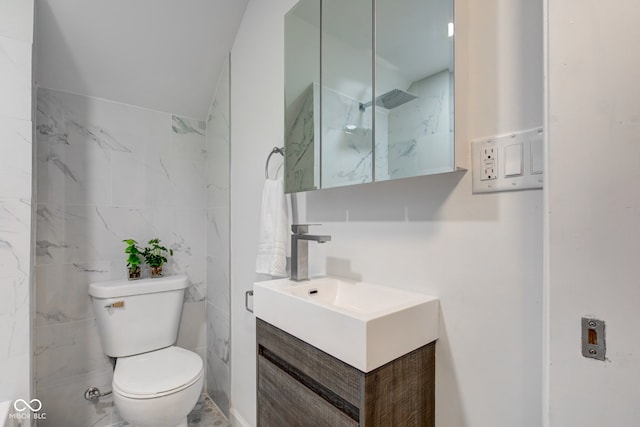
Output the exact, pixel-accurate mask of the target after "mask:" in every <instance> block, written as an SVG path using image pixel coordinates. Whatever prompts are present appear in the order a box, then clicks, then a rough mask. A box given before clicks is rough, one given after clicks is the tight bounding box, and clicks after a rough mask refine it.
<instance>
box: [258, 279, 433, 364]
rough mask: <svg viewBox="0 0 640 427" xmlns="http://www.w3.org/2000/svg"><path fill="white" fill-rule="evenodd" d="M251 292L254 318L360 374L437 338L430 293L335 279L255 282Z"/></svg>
mask: <svg viewBox="0 0 640 427" xmlns="http://www.w3.org/2000/svg"><path fill="white" fill-rule="evenodd" d="M253 292H254V300H253V311H254V314H255V315H256V317H258V318H260V319H262V320H264V321H265V322H268V323H270V324H272V325H273V326H276V327H277V328H280V329H282V330H283V331H285V332H288V333H289V334H291V335H293V336H295V337H297V338H299V339H301V340H303V341H305V342H307V343H309V344H311V345H312V346H314V347H316V348H319V349H320V350H322V351H324V352H325V353H328V354H330V355H332V356H334V357H336V358H337V359H339V360H342V361H343V362H345V363H347V364H349V365H351V366H353V367H355V368H357V369H359V370H360V371H362V372H370V371H372V370H374V369H376V368H378V367H380V366H382V365H384V364H385V363H388V362H391V361H392V360H394V359H396V358H398V357H400V356H402V355H404V354H407V353H409V352H411V351H413V350H416V349H418V348H420V347H422V346H423V345H426V344H429V343H430V342H433V341H435V340H436V339H437V338H438V319H439V316H440V314H439V311H440V308H439V300H438V298H436V297H433V296H429V295H424V294H419V293H416V292H409V291H403V290H400V289H396V288H391V287H387V286H379V285H373V284H369V283H363V282H356V281H350V280H345V279H339V278H335V277H322V278H316V279H311V280H309V281H306V282H295V281H293V280H290V279H278V280H269V281H266V282H257V283H254V285H253Z"/></svg>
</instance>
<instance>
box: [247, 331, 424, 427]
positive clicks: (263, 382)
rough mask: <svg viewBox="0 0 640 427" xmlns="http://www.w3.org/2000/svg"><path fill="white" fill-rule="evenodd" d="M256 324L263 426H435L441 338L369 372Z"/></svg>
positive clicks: (259, 419) (259, 393) (259, 405)
mask: <svg viewBox="0 0 640 427" xmlns="http://www.w3.org/2000/svg"><path fill="white" fill-rule="evenodd" d="M256 322H257V324H256V332H257V333H256V337H257V351H258V356H257V364H258V366H257V371H258V387H257V389H258V426H259V427H293V426H313V427H317V426H318V427H319V426H330V427H341V426H369V427H371V426H380V427H390V426H401V427H411V426H420V427H433V426H434V425H435V416H434V415H435V412H434V409H435V342H432V343H430V344H427V345H425V346H423V347H421V348H419V349H417V350H414V351H412V352H410V353H408V354H406V355H404V356H401V357H400V358H398V359H396V360H394V361H392V362H389V363H387V364H386V365H383V366H381V367H379V368H377V369H375V370H373V371H371V372H368V373H364V372H362V371H359V370H358V369H356V368H354V367H352V366H349V365H347V364H346V363H344V362H342V361H340V360H338V359H336V358H334V357H333V356H330V355H328V354H327V353H324V352H323V351H321V350H319V349H317V348H315V347H313V346H311V345H309V344H307V343H306V342H304V341H301V340H299V339H298V338H296V337H294V336H292V335H290V334H288V333H286V332H284V331H282V330H280V329H278V328H276V327H275V326H272V325H271V324H269V323H267V322H264V321H262V320H260V319H256Z"/></svg>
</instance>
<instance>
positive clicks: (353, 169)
mask: <svg viewBox="0 0 640 427" xmlns="http://www.w3.org/2000/svg"><path fill="white" fill-rule="evenodd" d="M453 65H454V46H453V0H349V1H345V0H300V1H299V2H298V3H297V4H296V5H295V6H294V7H293V8H292V9H291V10H290V11H289V12H288V13H287V15H286V16H285V191H286V192H287V193H292V192H299V191H308V190H314V189H321V188H332V187H339V186H345V185H353V184H360V183H367V182H375V181H386V180H392V179H399V178H407V177H412V176H419V175H429V174H437V173H443V172H451V171H454V170H455V169H456V166H455V158H454V157H455V148H454V67H453Z"/></svg>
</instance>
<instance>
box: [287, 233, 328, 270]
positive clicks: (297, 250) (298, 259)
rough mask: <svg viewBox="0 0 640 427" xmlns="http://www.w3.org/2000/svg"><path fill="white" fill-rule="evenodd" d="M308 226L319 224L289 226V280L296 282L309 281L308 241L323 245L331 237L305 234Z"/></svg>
mask: <svg viewBox="0 0 640 427" xmlns="http://www.w3.org/2000/svg"><path fill="white" fill-rule="evenodd" d="M310 225H320V224H292V225H291V231H292V232H293V234H292V235H291V280H295V281H297V282H301V281H303V280H309V241H312V242H318V243H325V242H328V241H330V240H331V236H318V235H313V234H307V233H308V232H309V226H310Z"/></svg>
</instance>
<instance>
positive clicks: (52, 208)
mask: <svg viewBox="0 0 640 427" xmlns="http://www.w3.org/2000/svg"><path fill="white" fill-rule="evenodd" d="M205 126H206V124H205V122H204V121H198V120H194V119H189V118H184V117H178V116H175V115H172V114H170V113H164V112H158V111H152V110H147V109H142V108H138V107H134V106H131V105H126V104H120V103H115V102H110V101H105V100H101V99H95V98H89V97H85V96H78V95H71V94H67V93H62V92H57V91H53V90H48V89H42V88H41V89H39V90H38V94H37V116H36V133H35V134H36V139H37V165H36V167H37V177H36V181H37V218H36V221H37V222H36V270H35V273H36V274H35V275H36V312H35V320H34V322H35V336H36V339H35V379H36V395H37V397H38V398H39V399H41V400H42V401H43V405H44V406H45V407H46V410H47V421H46V422H45V423H41V427H42V426H45V427H46V426H47V425H51V426H60V425H64V426H69V427H72V426H81V427H86V426H88V425H91V426H107V425H110V424H111V423H113V422H115V421H118V419H119V417H118V416H117V414H116V413H114V412H113V411H112V409H113V407H112V403H111V399H102V401H101V403H99V404H92V403H89V402H86V401H85V400H84V399H83V392H84V390H85V389H86V388H87V387H89V386H92V385H94V386H98V387H104V389H106V390H109V389H110V383H111V377H112V368H111V364H110V362H109V360H108V359H107V358H106V356H104V354H103V352H102V348H101V345H100V341H99V336H98V331H97V328H96V323H95V316H94V313H93V310H92V307H91V303H90V298H89V295H88V286H89V283H91V282H93V281H101V280H110V279H119V278H125V277H126V265H125V264H126V261H125V255H124V244H123V243H122V240H123V239H125V238H134V239H136V240H137V241H138V242H139V243H140V244H142V245H144V244H146V243H147V241H148V240H149V239H151V238H155V237H157V238H160V239H161V241H162V243H164V244H165V245H166V246H168V247H170V248H172V249H173V250H174V256H173V257H170V260H169V262H168V263H167V265H166V266H165V272H166V274H172V273H185V274H187V275H188V276H189V279H190V282H191V285H190V286H189V288H188V289H187V292H186V295H185V304H184V308H183V316H182V322H181V326H180V332H179V337H178V345H180V346H182V347H185V348H189V349H192V350H194V351H196V352H198V353H199V354H200V355H201V356H202V357H203V359H204V358H205V357H206V307H205V304H206V303H205V298H206V292H207V287H206V283H205V280H206V239H205V236H204V235H203V230H204V229H205V227H206V223H207V216H206V203H205V198H206V187H205V182H206V179H205V178H206V160H205V158H206V146H205Z"/></svg>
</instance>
